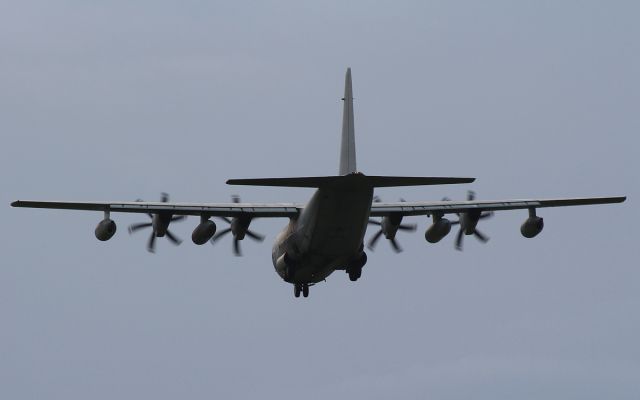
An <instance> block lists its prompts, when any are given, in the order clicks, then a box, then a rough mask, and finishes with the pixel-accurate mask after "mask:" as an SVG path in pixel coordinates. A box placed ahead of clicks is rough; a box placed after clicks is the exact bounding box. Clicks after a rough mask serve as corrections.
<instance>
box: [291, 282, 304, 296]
mask: <svg viewBox="0 0 640 400" xmlns="http://www.w3.org/2000/svg"><path fill="white" fill-rule="evenodd" d="M301 290H302V287H301V285H300V284H299V283H296V284H295V285H293V295H294V296H296V297H300V291H301ZM305 297H306V296H305Z"/></svg>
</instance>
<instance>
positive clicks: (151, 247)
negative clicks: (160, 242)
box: [147, 232, 156, 253]
mask: <svg viewBox="0 0 640 400" xmlns="http://www.w3.org/2000/svg"><path fill="white" fill-rule="evenodd" d="M147 251H148V252H149V253H155V252H156V233H155V232H151V236H149V242H147Z"/></svg>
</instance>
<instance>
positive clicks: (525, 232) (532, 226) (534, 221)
mask: <svg viewBox="0 0 640 400" xmlns="http://www.w3.org/2000/svg"><path fill="white" fill-rule="evenodd" d="M542 228H544V219H543V218H541V217H538V216H536V209H535V208H530V209H529V218H527V220H526V221H524V223H523V224H522V226H521V227H520V233H522V236H524V237H526V238H528V239H531V238H533V237H535V236H537V235H538V234H539V233H540V232H542Z"/></svg>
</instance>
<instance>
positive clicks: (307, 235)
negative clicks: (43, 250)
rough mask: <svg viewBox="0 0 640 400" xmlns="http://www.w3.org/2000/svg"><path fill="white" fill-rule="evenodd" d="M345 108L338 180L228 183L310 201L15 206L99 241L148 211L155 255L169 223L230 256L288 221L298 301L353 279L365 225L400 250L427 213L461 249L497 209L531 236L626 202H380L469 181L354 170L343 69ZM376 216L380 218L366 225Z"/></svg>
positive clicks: (282, 267)
mask: <svg viewBox="0 0 640 400" xmlns="http://www.w3.org/2000/svg"><path fill="white" fill-rule="evenodd" d="M342 100H343V101H344V109H343V119H342V143H341V150H340V168H339V175H336V176H318V177H302V178H258V179H231V180H228V181H227V184H229V185H255V186H280V187H307V188H316V189H317V190H316V191H315V193H314V195H313V197H312V198H311V199H310V200H309V202H308V203H307V204H254V203H241V202H240V200H239V198H234V200H233V202H232V203H172V202H169V201H168V200H169V199H168V196H167V195H166V194H163V197H162V201H160V202H145V201H140V200H139V201H135V202H126V201H115V202H62V201H15V202H13V203H12V204H11V205H12V206H13V207H32V208H56V209H69V210H91V211H102V212H103V213H104V218H103V219H102V221H100V223H99V224H98V226H97V227H96V229H95V235H96V237H97V238H98V239H99V240H102V241H105V240H109V239H110V238H111V237H112V236H113V235H114V234H115V232H116V224H115V222H114V221H113V220H112V219H111V213H112V212H129V213H143V214H147V215H148V216H149V217H150V218H151V221H150V222H146V223H140V224H133V225H131V226H130V227H129V231H130V232H134V231H137V230H138V229H141V228H145V227H150V228H151V236H150V238H149V242H148V250H149V251H151V252H153V250H154V243H155V239H156V237H163V236H166V237H167V238H168V239H169V240H170V241H172V242H173V243H175V244H179V243H180V240H179V239H178V238H176V237H175V236H174V235H173V234H172V233H171V232H170V231H169V230H168V228H169V225H170V223H171V222H174V221H176V220H180V219H184V218H185V217H186V216H188V215H192V216H197V217H200V223H199V224H198V225H197V226H196V227H195V229H194V230H193V234H192V235H191V238H192V240H193V242H194V243H195V244H197V245H202V244H204V243H206V242H208V241H212V242H213V241H215V240H218V239H219V238H220V237H222V236H224V235H225V234H228V233H231V234H232V236H233V243H234V247H233V248H234V251H235V253H236V255H239V254H240V247H239V241H240V240H243V239H244V238H245V237H246V236H249V237H250V238H253V239H255V240H262V239H263V236H261V235H258V234H257V233H254V232H252V231H251V230H249V225H250V224H251V221H252V220H253V219H255V218H288V219H289V223H288V224H287V225H286V227H285V228H284V229H283V230H282V232H281V233H280V234H279V235H278V236H277V238H276V240H275V244H274V246H273V251H272V261H273V265H274V267H275V270H276V272H277V273H278V274H279V275H280V277H282V279H284V280H285V281H286V282H289V283H291V284H293V287H294V294H295V297H299V296H300V294H301V293H302V295H303V296H304V297H307V296H308V295H309V286H312V285H314V284H316V283H318V282H321V281H323V280H324V279H325V278H327V277H328V276H329V275H331V273H333V272H334V271H336V270H344V271H346V272H347V274H348V275H349V279H350V280H352V281H356V280H358V278H360V276H361V274H362V267H364V265H365V264H366V262H367V254H366V253H365V251H364V236H365V231H366V229H367V225H368V224H375V225H378V226H379V227H380V230H379V231H377V232H376V234H375V235H374V236H373V237H372V238H371V240H370V241H369V247H370V248H372V247H373V246H374V245H375V243H376V241H377V240H378V239H379V238H380V236H381V235H384V237H385V238H386V239H388V240H389V241H390V243H391V245H392V246H393V248H394V250H396V251H399V250H400V247H399V245H398V244H397V242H396V241H395V236H396V233H397V232H398V231H399V230H408V231H413V230H415V226H414V225H405V224H402V220H403V218H404V217H409V216H418V215H422V216H428V217H431V218H432V221H433V222H432V224H431V225H430V226H429V228H427V230H426V232H425V239H426V240H427V241H428V242H430V243H436V242H439V241H440V240H442V238H444V237H445V236H446V235H447V234H448V233H449V231H450V230H451V226H452V225H459V231H458V233H457V237H456V241H455V244H456V248H458V249H461V248H462V238H463V235H475V236H476V237H477V238H478V239H480V240H481V241H486V240H487V237H486V236H485V235H483V234H482V233H480V232H479V231H478V230H477V228H476V226H477V224H478V221H479V220H481V219H483V218H486V217H488V216H490V215H492V213H493V212H495V211H503V210H515V209H526V210H528V212H529V216H528V218H527V219H526V220H525V221H524V223H523V224H522V226H521V228H520V231H521V233H522V235H523V236H525V237H527V238H532V237H534V236H536V235H538V234H539V233H540V232H541V231H542V228H543V219H542V217H539V216H538V215H537V214H536V210H537V209H538V208H543V207H562V206H578V205H587V204H606V203H620V202H623V201H625V199H626V197H592V198H565V199H547V200H539V199H529V200H498V201H476V200H475V198H474V196H473V195H472V193H471V192H470V195H469V197H468V198H467V200H466V201H451V200H448V199H443V200H442V201H419V202H403V201H400V202H393V203H385V202H381V201H379V199H377V198H376V197H374V195H373V191H374V189H375V188H380V187H393V186H417V185H447V184H458V183H470V182H473V181H474V178H451V177H406V176H370V175H365V174H363V173H362V172H359V171H358V170H357V168H356V148H355V137H354V124H353V94H352V88H351V69H347V74H346V78H345V90H344V98H343V99H342ZM450 214H456V215H457V216H458V219H457V220H455V221H451V220H449V219H447V218H445V216H448V215H450ZM213 217H216V218H220V219H222V220H223V221H225V222H226V223H228V224H229V227H228V228H226V229H224V230H221V231H219V232H218V233H217V234H216V229H217V226H216V223H215V222H214V221H213V220H212V218H213ZM371 217H380V218H381V220H380V221H377V220H371V219H370V218H371Z"/></svg>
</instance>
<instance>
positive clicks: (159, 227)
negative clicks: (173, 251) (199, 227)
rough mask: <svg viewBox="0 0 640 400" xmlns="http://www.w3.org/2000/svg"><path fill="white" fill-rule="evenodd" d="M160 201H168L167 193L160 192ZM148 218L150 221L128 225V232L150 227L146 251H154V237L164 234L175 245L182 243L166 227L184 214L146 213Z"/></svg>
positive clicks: (181, 218)
mask: <svg viewBox="0 0 640 400" xmlns="http://www.w3.org/2000/svg"><path fill="white" fill-rule="evenodd" d="M136 201H143V200H142V199H137V200H136ZM160 201H161V202H162V203H166V202H168V201H169V195H168V194H167V193H162V194H161V197H160ZM147 215H148V216H149V218H151V222H139V223H136V224H131V225H129V233H130V234H131V233H134V232H137V231H139V230H140V229H145V228H151V235H150V236H149V240H148V241H147V251H148V252H150V253H155V245H156V237H162V236H166V237H167V239H169V241H170V242H171V243H173V244H175V245H176V246H177V245H179V244H180V243H182V240H181V239H180V238H178V237H177V236H176V235H174V234H173V233H171V231H170V230H169V229H168V227H169V224H170V223H171V222H174V221H181V220H183V219H185V218H187V216H186V215H175V216H172V215H171V214H151V213H147ZM154 225H155V226H154Z"/></svg>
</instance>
